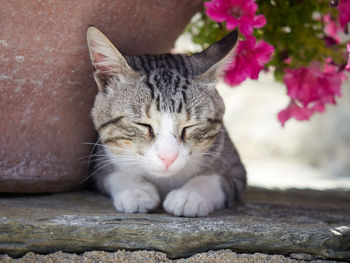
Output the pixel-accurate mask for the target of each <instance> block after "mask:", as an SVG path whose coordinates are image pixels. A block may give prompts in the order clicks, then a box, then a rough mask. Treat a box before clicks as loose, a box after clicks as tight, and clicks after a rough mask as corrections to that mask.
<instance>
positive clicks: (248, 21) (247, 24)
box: [204, 0, 266, 36]
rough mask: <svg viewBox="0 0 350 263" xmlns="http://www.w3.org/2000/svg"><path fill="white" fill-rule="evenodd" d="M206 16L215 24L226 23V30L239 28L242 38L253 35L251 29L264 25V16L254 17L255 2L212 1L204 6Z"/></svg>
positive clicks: (242, 0) (252, 0) (234, 0)
mask: <svg viewBox="0 0 350 263" xmlns="http://www.w3.org/2000/svg"><path fill="white" fill-rule="evenodd" d="M204 6H205V7H206V13H207V15H208V16H209V17H210V18H212V19H213V20H214V21H216V22H224V21H226V28H227V29H228V30H232V29H234V28H236V27H239V30H240V32H241V33H242V34H243V35H244V36H249V35H251V34H252V33H253V28H254V27H255V28H261V27H263V26H264V25H265V24H266V18H265V16H264V15H255V12H256V9H257V8H258V6H257V4H256V3H255V0H212V1H210V2H206V3H205V4H204Z"/></svg>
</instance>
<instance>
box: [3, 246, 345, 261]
mask: <svg viewBox="0 0 350 263" xmlns="http://www.w3.org/2000/svg"><path fill="white" fill-rule="evenodd" d="M298 255H299V257H296V258H291V257H287V256H282V255H268V254H262V253H254V254H244V253H235V252H233V251H231V250H229V249H222V250H217V251H213V250H210V251H208V252H205V253H198V254H195V255H193V256H191V257H189V258H181V259H175V260H172V259H169V258H168V257H167V256H166V254H164V253H162V252H156V251H146V250H137V251H125V250H118V251H116V252H105V251H89V252H85V253H83V254H80V255H77V254H74V253H64V252H62V251H59V252H55V253H51V254H47V255H41V254H36V253H33V252H29V253H27V254H26V255H25V256H23V257H21V258H11V257H9V256H7V255H0V262H1V263H47V262H70V263H73V262H74V263H97V262H98V263H101V262H103V263H115V262H127V263H203V262H205V263H232V262H234V263H305V262H307V263H343V262H344V263H345V261H334V260H325V259H312V257H310V256H308V257H305V255H301V254H298Z"/></svg>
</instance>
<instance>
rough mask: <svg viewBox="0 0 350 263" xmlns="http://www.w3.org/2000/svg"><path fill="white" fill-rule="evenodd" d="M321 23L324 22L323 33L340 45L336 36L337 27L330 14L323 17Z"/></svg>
mask: <svg viewBox="0 0 350 263" xmlns="http://www.w3.org/2000/svg"><path fill="white" fill-rule="evenodd" d="M323 21H324V22H325V24H326V26H325V32H326V34H327V35H328V36H330V37H331V38H332V39H334V42H335V43H340V37H339V36H338V31H339V29H340V28H339V26H338V23H337V21H334V20H333V19H332V18H331V15H330V14H327V15H325V16H324V17H323Z"/></svg>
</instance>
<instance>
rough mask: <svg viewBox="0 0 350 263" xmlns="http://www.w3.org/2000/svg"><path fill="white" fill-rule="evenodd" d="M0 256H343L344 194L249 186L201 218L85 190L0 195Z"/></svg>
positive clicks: (349, 198)
mask: <svg viewBox="0 0 350 263" xmlns="http://www.w3.org/2000/svg"><path fill="white" fill-rule="evenodd" d="M0 211H1V212H0V253H3V254H8V255H10V256H14V257H18V256H22V255H24V254H25V253H27V252H30V251H32V252H36V253H51V252H55V251H58V250H62V251H64V252H72V253H82V252H85V251H91V250H103V251H116V250H118V249H128V250H139V249H141V250H142V249H146V250H156V251H161V252H164V253H166V254H167V256H168V257H169V258H180V257H187V256H191V255H193V254H195V253H198V252H203V251H208V250H213V249H214V250H218V249H224V248H229V249H231V250H233V251H236V252H245V253H254V252H262V253H270V254H282V255H288V254H291V253H305V254H310V255H312V256H313V257H315V258H325V259H337V260H349V259H350V194H349V192H347V191H332V192H322V191H313V190H289V191H272V190H265V189H249V190H248V191H247V193H246V195H245V197H244V199H243V202H242V204H240V205H239V206H238V207H237V208H236V209H234V210H223V211H220V212H217V213H214V214H213V215H211V216H209V217H205V218H182V217H173V216H170V215H168V214H165V213H164V212H163V211H160V210H159V211H156V212H155V213H152V214H121V213H116V212H115V210H114V208H113V206H112V202H111V201H110V200H109V199H108V198H106V197H105V196H102V195H99V194H96V193H91V192H76V193H63V194H52V195H33V196H28V195H27V196H17V195H16V196H8V195H7V196H2V197H1V198H0Z"/></svg>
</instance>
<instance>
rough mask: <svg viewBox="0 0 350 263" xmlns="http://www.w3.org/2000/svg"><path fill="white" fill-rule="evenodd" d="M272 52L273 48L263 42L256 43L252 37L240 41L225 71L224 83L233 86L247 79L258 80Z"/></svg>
mask: <svg viewBox="0 0 350 263" xmlns="http://www.w3.org/2000/svg"><path fill="white" fill-rule="evenodd" d="M273 51H274V48H273V46H271V45H269V44H268V43H266V42H264V41H259V42H258V43H256V39H255V37H253V36H248V37H247V38H246V40H245V41H240V42H239V43H238V47H237V50H236V55H235V57H234V58H233V61H232V63H231V64H230V65H229V66H228V68H227V69H226V70H225V82H226V83H227V84H228V85H231V86H235V85H238V84H240V83H241V82H242V81H244V80H245V79H246V78H248V77H249V78H251V79H258V76H259V73H260V71H261V70H262V69H263V67H264V65H265V64H266V63H267V62H269V60H270V58H271V55H272V53H273Z"/></svg>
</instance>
